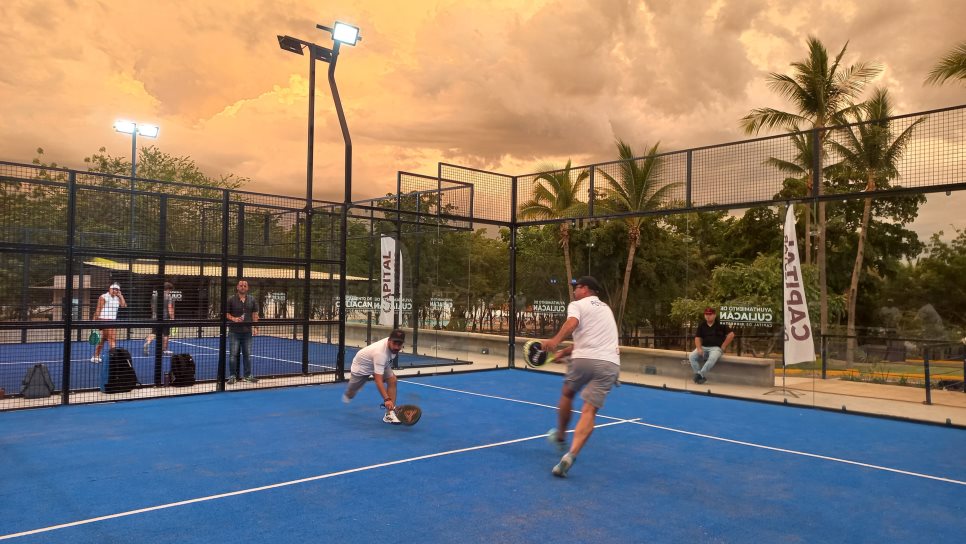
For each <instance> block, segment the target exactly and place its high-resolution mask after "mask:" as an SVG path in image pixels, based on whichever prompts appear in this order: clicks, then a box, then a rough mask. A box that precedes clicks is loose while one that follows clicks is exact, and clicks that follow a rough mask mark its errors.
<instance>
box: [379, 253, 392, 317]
mask: <svg viewBox="0 0 966 544" xmlns="http://www.w3.org/2000/svg"><path fill="white" fill-rule="evenodd" d="M379 261H380V265H379V270H380V282H379V283H380V285H381V288H380V291H379V298H380V301H381V302H380V303H379V324H380V325H382V326H385V327H392V310H393V300H394V298H395V295H396V240H394V239H393V238H390V237H388V236H383V237H382V251H381V253H380V259H379Z"/></svg>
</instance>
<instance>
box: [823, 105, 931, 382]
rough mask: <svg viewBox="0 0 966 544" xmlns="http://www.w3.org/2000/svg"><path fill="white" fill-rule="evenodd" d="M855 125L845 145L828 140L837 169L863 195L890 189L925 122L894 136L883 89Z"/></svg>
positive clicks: (864, 227) (856, 268)
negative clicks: (836, 157)
mask: <svg viewBox="0 0 966 544" xmlns="http://www.w3.org/2000/svg"><path fill="white" fill-rule="evenodd" d="M851 116H852V117H853V118H854V119H853V120H854V121H855V122H856V124H855V125H851V126H849V127H848V128H847V129H846V130H844V131H843V132H844V138H843V139H844V142H839V141H836V140H831V141H830V145H831V147H832V149H834V150H835V151H836V152H837V153H838V154H839V155H840V156H842V162H841V163H840V164H839V165H838V168H837V169H836V170H837V171H838V173H839V174H840V175H841V176H842V177H843V178H844V179H847V180H849V181H852V182H855V183H857V184H859V186H860V188H861V190H862V191H864V192H867V193H868V192H872V191H875V190H877V189H888V188H890V185H889V184H890V182H891V181H893V180H895V179H896V178H898V177H899V170H898V163H899V159H900V158H901V157H902V154H903V152H904V151H905V148H906V145H907V143H908V142H909V139H910V138H911V135H912V132H913V130H914V129H915V127H916V125H918V124H919V123H921V122H922V121H923V120H924V119H925V118H919V119H917V120H916V121H914V122H913V123H911V124H910V125H909V126H908V127H906V129H905V130H903V131H902V132H901V133H899V134H894V133H893V129H892V123H891V121H890V120H889V118H890V117H892V105H891V101H890V100H889V93H888V91H886V90H885V89H881V88H879V89H876V90H875V91H874V92H873V95H872V97H871V98H870V99H869V100H868V101H867V102H865V103H864V104H863V105H862V107H861V108H860V109H858V110H854V112H853V113H852V114H851ZM871 215H872V198H871V197H867V198H865V199H863V207H862V219H861V221H860V224H859V228H858V241H857V243H856V251H855V263H854V265H853V267H852V278H851V281H850V283H849V288H848V292H847V293H846V300H847V301H848V312H847V314H848V324H847V334H848V335H849V341H848V348H847V351H846V353H847V354H846V361H847V362H848V363H849V364H851V363H852V362H853V360H854V355H855V348H856V346H857V340H856V339H855V332H856V331H855V322H856V315H855V310H856V305H857V303H858V292H859V279H860V277H861V275H862V271H863V268H862V267H863V259H864V257H865V244H866V240H867V239H868V231H869V227H870V224H871Z"/></svg>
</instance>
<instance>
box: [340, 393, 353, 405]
mask: <svg viewBox="0 0 966 544" xmlns="http://www.w3.org/2000/svg"><path fill="white" fill-rule="evenodd" d="M342 402H343V404H349V403H350V402H352V399H350V398H349V397H348V396H346V394H345V393H342Z"/></svg>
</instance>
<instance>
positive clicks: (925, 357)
mask: <svg viewBox="0 0 966 544" xmlns="http://www.w3.org/2000/svg"><path fill="white" fill-rule="evenodd" d="M922 372H923V375H924V377H925V379H926V384H925V385H926V404H932V383H931V381H932V378H931V377H930V375H929V347H928V346H926V347H923V349H922Z"/></svg>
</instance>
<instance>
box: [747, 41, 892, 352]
mask: <svg viewBox="0 0 966 544" xmlns="http://www.w3.org/2000/svg"><path fill="white" fill-rule="evenodd" d="M848 46H849V44H848V42H846V44H845V45H844V46H842V50H841V51H839V54H838V55H836V56H835V59H834V60H832V61H831V62H829V56H828V51H827V50H826V49H825V46H824V45H823V44H822V42H821V41H819V40H818V38H815V37H813V36H809V38H808V57H807V58H806V59H805V60H804V61H800V62H794V63H792V65H791V66H792V69H793V74H792V75H785V74H778V73H772V74H770V75H769V76H768V86H769V87H770V88H771V89H772V90H773V91H775V92H776V93H778V94H779V95H780V96H783V97H784V98H786V99H788V100H789V101H790V102H791V103H792V104H793V105H794V107H795V108H796V110H797V113H789V112H783V111H780V110H776V109H772V108H758V109H755V110H752V112H751V113H749V114H748V115H746V116H744V117H742V119H741V127H742V128H743V129H744V130H745V132H747V133H749V134H757V133H758V132H759V131H761V129H763V128H779V127H784V128H794V127H796V126H809V125H810V126H811V127H812V128H813V129H816V130H819V131H821V132H820V142H821V144H822V145H820V146H819V147H820V149H818V152H819V153H821V152H822V149H821V148H822V147H823V146H824V142H825V140H826V135H827V133H826V132H825V131H822V129H824V128H825V127H828V126H830V125H834V124H838V123H842V122H844V120H845V116H846V114H848V113H850V112H854V111H857V110H858V109H859V108H860V107H861V105H860V104H857V103H856V99H857V98H858V97H859V96H860V95H861V93H862V91H863V89H864V88H865V86H866V84H867V83H868V82H869V80H871V79H872V78H873V77H875V76H876V75H878V74H879V72H881V71H882V68H881V67H880V66H879V65H878V64H877V63H865V62H860V63H857V64H853V65H852V66H848V67H841V66H840V63H841V61H842V56H843V55H845V50H846V48H847V47H848ZM818 174H819V173H818V172H812V173H811V178H812V184H813V186H816V185H817V187H818V194H822V184H821V180H818V179H817V176H818ZM816 261H817V263H816V264H817V265H818V273H819V289H820V298H821V302H820V308H821V311H820V313H821V333H822V334H825V333H826V329H827V328H828V278H827V277H826V267H825V202H824V201H819V203H818V257H817V259H816Z"/></svg>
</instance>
